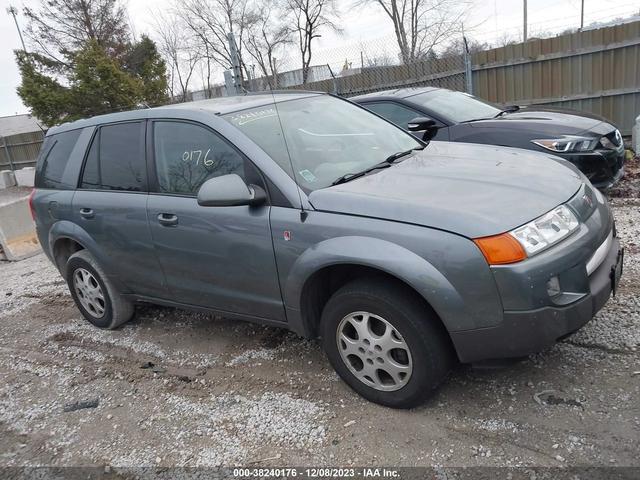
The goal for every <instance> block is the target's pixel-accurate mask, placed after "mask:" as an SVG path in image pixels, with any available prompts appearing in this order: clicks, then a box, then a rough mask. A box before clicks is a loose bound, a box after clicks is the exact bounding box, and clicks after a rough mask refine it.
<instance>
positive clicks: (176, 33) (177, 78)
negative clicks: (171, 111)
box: [154, 12, 202, 102]
mask: <svg viewBox="0 0 640 480" xmlns="http://www.w3.org/2000/svg"><path fill="white" fill-rule="evenodd" d="M154 20H155V22H154V23H155V33H156V37H157V41H158V49H159V51H160V54H161V55H162V56H163V57H164V59H165V62H166V63H167V65H168V67H169V68H168V76H169V79H168V84H169V94H170V95H171V97H172V98H176V97H179V98H180V99H181V101H183V102H184V101H186V100H187V98H188V95H189V83H190V81H191V78H192V77H193V73H194V71H195V69H196V66H197V65H198V63H200V61H201V60H202V57H201V56H200V53H199V51H198V49H197V48H196V47H195V46H194V45H193V37H192V36H191V32H190V31H189V30H188V29H187V28H186V27H185V25H184V24H183V23H182V21H181V19H180V18H178V17H176V16H175V15H172V14H167V13H162V12H156V13H155V14H154Z"/></svg>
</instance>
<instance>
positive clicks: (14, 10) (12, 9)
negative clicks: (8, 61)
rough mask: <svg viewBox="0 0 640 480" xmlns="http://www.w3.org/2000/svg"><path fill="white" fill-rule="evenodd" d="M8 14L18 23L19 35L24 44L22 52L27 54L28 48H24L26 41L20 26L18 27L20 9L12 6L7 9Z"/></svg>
mask: <svg viewBox="0 0 640 480" xmlns="http://www.w3.org/2000/svg"><path fill="white" fill-rule="evenodd" d="M7 13H8V14H9V15H13V21H14V22H16V28H17V29H18V35H19V36H20V42H21V43H22V50H24V52H25V53H27V47H25V46H24V39H23V38H22V32H21V31H20V25H18V17H16V15H18V9H17V8H16V7H14V6H12V5H9V7H8V8H7Z"/></svg>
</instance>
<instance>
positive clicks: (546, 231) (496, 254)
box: [473, 205, 579, 265]
mask: <svg viewBox="0 0 640 480" xmlns="http://www.w3.org/2000/svg"><path fill="white" fill-rule="evenodd" d="M578 226H579V222H578V219H577V218H576V216H575V215H574V214H573V212H572V211H571V210H569V208H567V207H565V206H564V205H561V206H559V207H557V208H554V209H553V210H551V211H550V212H548V213H545V214H544V215H542V216H541V217H539V218H536V219H535V220H533V221H531V222H529V223H527V224H526V225H523V226H521V227H518V228H516V229H515V230H512V231H510V232H507V233H501V234H500V235H494V236H491V237H482V238H476V239H474V240H473V241H474V242H475V244H476V245H477V246H478V248H479V249H480V251H481V252H482V254H483V255H484V257H485V258H486V260H487V263H489V265H504V264H508V263H516V262H520V261H522V260H524V259H526V258H527V257H530V256H532V255H535V254H536V253H538V252H540V251H542V250H544V249H545V248H548V247H550V246H551V245H553V244H555V243H557V242H559V241H560V240H562V239H563V238H565V237H567V236H568V235H570V234H571V233H572V232H573V231H575V230H576V229H577V228H578Z"/></svg>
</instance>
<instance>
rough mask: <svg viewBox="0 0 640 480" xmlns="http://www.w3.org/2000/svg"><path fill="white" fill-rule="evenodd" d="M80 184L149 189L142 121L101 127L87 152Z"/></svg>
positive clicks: (84, 185)
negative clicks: (147, 186)
mask: <svg viewBox="0 0 640 480" xmlns="http://www.w3.org/2000/svg"><path fill="white" fill-rule="evenodd" d="M81 188H88V189H102V190H125V191H130V192H140V191H144V190H146V162H145V149H144V124H143V123H142V122H128V123H119V124H115V125H106V126H104V127H100V129H99V130H98V132H96V135H95V136H94V137H93V141H92V142H91V147H90V148H89V153H88V154H87V159H86V161H85V166H84V170H83V174H82V182H81Z"/></svg>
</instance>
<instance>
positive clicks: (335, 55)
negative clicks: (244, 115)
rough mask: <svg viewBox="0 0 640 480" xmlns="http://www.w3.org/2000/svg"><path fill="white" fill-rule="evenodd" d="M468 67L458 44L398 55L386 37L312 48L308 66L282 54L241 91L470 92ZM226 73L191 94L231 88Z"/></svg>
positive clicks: (213, 93) (215, 93)
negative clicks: (272, 70)
mask: <svg viewBox="0 0 640 480" xmlns="http://www.w3.org/2000/svg"><path fill="white" fill-rule="evenodd" d="M459 45H464V43H463V42H459ZM470 66H471V62H470V60H469V58H468V55H467V54H466V52H465V50H464V48H462V47H461V48H459V51H456V50H455V49H449V50H448V51H447V52H444V53H441V54H436V53H435V52H434V51H433V50H430V51H429V53H428V54H417V53H415V52H413V53H412V52H404V54H402V53H401V51H400V48H399V47H398V44H397V41H396V39H395V37H385V38H379V39H376V40H373V41H369V42H366V43H358V44H351V45H347V46H345V47H341V48H335V49H331V50H321V51H318V52H316V53H314V56H313V65H311V66H309V67H307V68H306V69H303V68H294V67H295V62H294V61H293V60H291V59H285V60H284V61H280V62H278V64H277V70H278V71H277V73H276V74H272V75H263V76H260V75H257V76H255V77H254V78H250V79H243V81H242V85H241V87H240V91H251V92H260V91H267V90H270V89H273V90H277V89H304V90H315V91H322V92H329V93H334V94H337V95H342V96H346V97H349V96H354V95H361V94H364V93H370V92H379V91H383V90H388V89H396V88H403V87H419V86H435V87H443V88H448V89H451V90H460V91H469V92H470V91H471V89H472V86H471V82H470V80H471V75H470V74H468V73H469V72H470ZM247 70H253V69H247ZM228 73H229V74H230V72H228ZM229 74H227V75H226V78H227V84H226V85H217V86H215V87H213V88H212V89H211V90H210V91H209V92H206V91H200V92H194V94H193V99H201V98H211V97H217V96H224V95H228V94H229V92H234V86H233V82H232V81H231V79H232V75H229Z"/></svg>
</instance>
